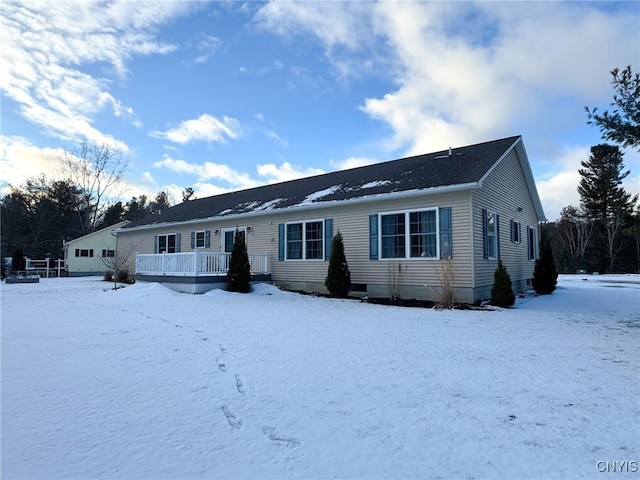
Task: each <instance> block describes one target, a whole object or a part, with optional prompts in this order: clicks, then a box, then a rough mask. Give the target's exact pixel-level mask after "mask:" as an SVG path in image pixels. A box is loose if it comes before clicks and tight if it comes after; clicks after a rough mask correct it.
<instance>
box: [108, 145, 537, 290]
mask: <svg viewBox="0 0 640 480" xmlns="http://www.w3.org/2000/svg"><path fill="white" fill-rule="evenodd" d="M543 220H545V216H544V212H543V209H542V205H541V203H540V199H539V197H538V192H537V190H536V186H535V182H534V179H533V175H532V173H531V168H530V165H529V161H528V159H527V154H526V151H525V148H524V144H523V141H522V138H521V137H520V136H515V137H509V138H504V139H500V140H495V141H491V142H486V143H480V144H476V145H471V146H466V147H462V148H455V149H449V150H448V151H442V152H436V153H431V154H426V155H417V156H414V157H409V158H403V159H400V160H394V161H389V162H384V163H377V164H374V165H369V166H364V167H360V168H354V169H349V170H341V171H337V172H332V173H327V174H324V175H318V176H314V177H307V178H301V179H298V180H293V181H289V182H283V183H278V184H273V185H265V186H261V187H257V188H252V189H248V190H241V191H236V192H230V193H226V194H222V195H216V196H213V197H207V198H202V199H197V200H193V201H188V202H184V203H181V204H179V205H176V206H174V207H172V208H170V209H168V210H165V211H163V212H162V214H160V215H151V216H148V217H146V218H144V219H142V220H138V221H136V222H133V223H131V224H129V225H127V226H125V227H123V228H121V229H120V230H119V231H118V242H119V243H118V244H119V246H120V247H122V248H127V249H129V250H131V249H132V248H135V250H136V251H137V252H139V254H138V255H137V257H136V265H135V271H136V278H137V279H139V280H151V281H160V282H163V283H166V284H168V285H170V286H172V287H173V288H176V289H178V290H181V291H188V292H195V293H199V292H203V291H206V290H207V289H210V288H212V287H213V286H215V282H217V285H221V284H223V282H224V276H223V275H224V273H225V271H226V265H227V263H226V261H227V260H228V253H225V252H230V251H231V247H232V245H233V235H234V233H235V231H236V229H237V230H239V231H240V232H242V234H244V235H245V239H246V243H247V249H248V251H249V254H250V262H251V264H252V273H254V274H255V279H256V280H259V279H263V280H264V279H266V280H272V281H273V282H274V283H276V284H278V285H280V286H282V287H284V288H288V289H292V290H302V291H309V292H313V291H317V292H326V289H325V287H324V280H325V277H326V275H327V269H328V261H329V255H330V249H331V239H332V237H333V236H334V235H335V234H336V233H337V232H338V231H340V232H341V233H342V236H343V238H344V248H345V254H346V258H347V262H348V264H349V269H350V271H351V281H352V290H353V291H354V292H360V293H361V294H367V295H368V296H370V297H389V296H391V294H392V293H393V294H399V295H400V297H402V298H406V299H410V298H416V299H432V300H433V299H435V298H436V297H437V294H438V286H439V284H440V279H441V278H442V269H443V263H444V259H445V258H446V257H449V256H451V258H452V261H453V264H454V269H455V281H454V285H455V290H456V294H457V299H458V300H459V301H463V302H477V301H478V300H480V299H484V298H488V297H489V296H490V290H491V287H492V285H493V277H494V272H495V269H496V267H497V264H498V259H499V258H500V259H502V261H503V262H504V264H505V266H506V268H507V270H508V271H509V274H510V275H511V279H512V280H513V284H514V289H515V290H516V291H522V290H525V289H527V288H528V287H529V284H530V279H531V278H532V276H533V269H534V264H535V259H536V258H537V256H538V237H539V229H538V222H541V221H543ZM132 269H133V265H132V266H131V267H130V270H132ZM216 275H218V277H215V276H216ZM211 282H214V283H213V284H212V283H211Z"/></svg>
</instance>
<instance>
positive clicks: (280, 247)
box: [278, 223, 284, 262]
mask: <svg viewBox="0 0 640 480" xmlns="http://www.w3.org/2000/svg"><path fill="white" fill-rule="evenodd" d="M278 261H280V262H283V261H284V223H280V224H278Z"/></svg>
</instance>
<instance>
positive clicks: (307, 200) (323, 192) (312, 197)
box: [298, 185, 341, 205]
mask: <svg viewBox="0 0 640 480" xmlns="http://www.w3.org/2000/svg"><path fill="white" fill-rule="evenodd" d="M340 187H341V185H332V186H331V187H329V188H325V189H323V190H318V191H317V192H313V193H311V194H309V195H307V196H306V197H305V199H304V200H303V201H301V202H300V203H299V204H298V205H309V204H311V203H313V202H315V201H316V200H319V199H321V198H324V197H326V196H329V195H332V194H334V193H336V192H337V191H338V190H340Z"/></svg>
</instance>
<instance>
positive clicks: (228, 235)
mask: <svg viewBox="0 0 640 480" xmlns="http://www.w3.org/2000/svg"><path fill="white" fill-rule="evenodd" d="M237 230H238V232H239V233H240V235H241V236H242V238H244V240H245V242H246V241H247V237H246V228H245V227H240V228H238V229H237ZM235 237H236V229H235V228H234V229H229V230H224V231H223V235H222V251H223V252H224V253H231V252H232V251H233V242H234V241H235Z"/></svg>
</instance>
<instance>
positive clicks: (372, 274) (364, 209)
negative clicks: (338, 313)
mask: <svg viewBox="0 0 640 480" xmlns="http://www.w3.org/2000/svg"><path fill="white" fill-rule="evenodd" d="M469 198H470V192H469V191H468V190H465V191H457V192H449V193H438V194H426V195H421V196H416V197H406V198H401V199H385V200H372V201H370V202H356V203H350V202H348V201H347V202H341V203H337V204H334V205H332V206H327V207H318V208H313V209H300V210H291V211H283V212H268V213H264V214H262V215H259V216H250V217H245V218H236V219H230V220H225V219H220V220H216V221H210V222H197V223H184V224H179V225H169V226H162V227H158V228H146V229H142V230H137V231H136V230H134V231H131V232H127V231H126V230H123V231H121V232H120V233H119V246H120V247H125V246H126V245H135V251H136V252H138V253H153V252H154V236H155V235H158V234H167V233H180V234H181V251H182V252H185V251H192V249H191V245H190V238H191V232H193V231H198V230H210V231H211V248H210V249H207V250H208V251H215V252H217V251H221V233H222V231H223V230H224V229H227V228H235V227H250V230H249V231H248V232H247V236H246V242H247V250H248V251H249V252H250V253H265V252H266V253H268V254H269V265H270V270H271V273H272V278H273V280H274V281H275V282H277V283H280V284H283V285H286V286H289V287H290V288H304V289H311V290H319V291H324V279H325V277H326V275H327V268H328V260H329V259H328V258H325V259H324V260H285V261H279V260H278V225H279V224H286V223H288V222H304V221H313V220H320V219H323V220H324V219H331V220H332V221H333V235H335V234H336V233H337V232H338V231H340V232H341V233H342V236H343V238H344V244H345V254H346V257H347V262H348V263H349V269H350V271H351V281H352V283H354V284H368V285H372V284H379V285H385V284H387V283H388V279H389V265H390V263H397V262H399V263H401V264H402V265H403V267H405V268H403V271H404V274H403V283H404V284H406V285H413V286H414V287H415V289H414V290H417V291H419V292H420V293H422V292H423V291H426V288H431V287H434V286H435V285H437V284H439V280H438V277H439V275H441V265H442V262H441V261H440V260H433V259H426V258H412V259H402V260H387V259H382V260H370V258H369V215H373V214H379V213H384V212H390V211H405V210H415V209H428V208H433V207H450V208H451V217H452V246H453V259H454V265H455V272H456V285H457V286H459V287H461V288H467V289H470V288H472V287H473V285H472V269H471V261H472V255H471V242H470V239H471V237H472V234H471V222H470V221H469ZM216 230H217V231H219V232H220V233H218V235H216V234H215V231H216ZM199 250H202V249H199ZM131 265H132V266H131V267H130V268H131V271H133V259H132V262H131ZM425 286H426V288H425ZM423 295H425V294H424V293H423ZM414 296H415V295H414Z"/></svg>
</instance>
